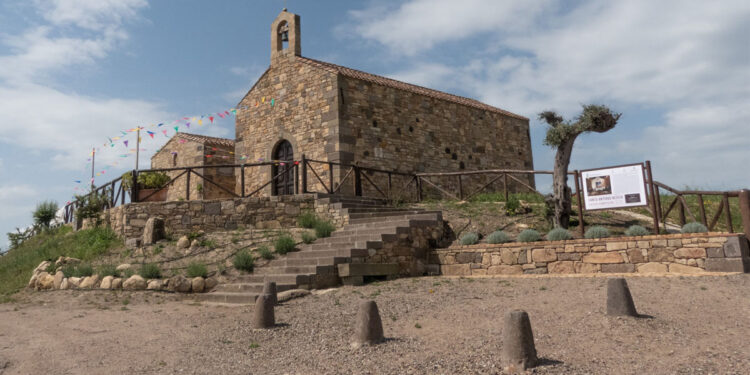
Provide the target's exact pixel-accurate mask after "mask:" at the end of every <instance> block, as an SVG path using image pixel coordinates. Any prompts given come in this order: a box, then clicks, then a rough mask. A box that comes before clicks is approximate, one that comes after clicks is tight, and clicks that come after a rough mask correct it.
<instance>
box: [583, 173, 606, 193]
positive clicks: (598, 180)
mask: <svg viewBox="0 0 750 375" xmlns="http://www.w3.org/2000/svg"><path fill="white" fill-rule="evenodd" d="M586 192H587V193H588V195H589V196H595V195H608V194H612V183H611V181H610V177H609V176H595V177H588V178H586Z"/></svg>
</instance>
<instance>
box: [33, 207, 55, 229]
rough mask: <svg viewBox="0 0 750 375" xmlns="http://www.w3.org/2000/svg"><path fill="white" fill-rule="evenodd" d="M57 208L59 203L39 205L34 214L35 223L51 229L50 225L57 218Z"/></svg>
mask: <svg viewBox="0 0 750 375" xmlns="http://www.w3.org/2000/svg"><path fill="white" fill-rule="evenodd" d="M57 208H58V207H57V202H54V201H44V202H42V203H39V204H37V205H36V209H35V210H34V213H33V216H34V223H36V224H37V225H41V226H42V227H44V228H49V225H50V223H51V222H52V220H55V216H57Z"/></svg>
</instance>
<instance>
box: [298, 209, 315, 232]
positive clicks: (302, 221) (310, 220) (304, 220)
mask: <svg viewBox="0 0 750 375" xmlns="http://www.w3.org/2000/svg"><path fill="white" fill-rule="evenodd" d="M318 221H319V220H318V217H317V216H316V215H315V213H314V212H312V211H305V212H303V213H301V214H300V215H299V216H298V217H297V225H299V226H300V227H302V228H307V229H312V228H315V224H317V223H318Z"/></svg>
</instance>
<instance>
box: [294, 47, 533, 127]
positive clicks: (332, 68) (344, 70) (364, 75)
mask: <svg viewBox="0 0 750 375" xmlns="http://www.w3.org/2000/svg"><path fill="white" fill-rule="evenodd" d="M297 58H298V59H299V60H300V61H302V62H304V63H306V64H309V65H313V66H317V67H319V68H321V69H325V70H327V71H329V72H332V73H339V74H343V75H345V76H347V77H351V78H355V79H360V80H364V81H368V82H372V83H376V84H381V85H384V86H389V87H393V88H395V89H400V90H405V91H411V92H413V93H415V94H419V95H424V96H428V97H432V98H436V99H442V100H447V101H451V102H454V103H456V104H462V105H467V106H470V107H474V108H477V109H482V110H488V111H492V112H497V113H502V114H504V115H507V116H510V117H514V118H518V119H522V120H528V118H527V117H525V116H521V115H519V114H515V113H513V112H509V111H506V110H504V109H502V108H498V107H495V106H492V105H489V104H486V103H483V102H480V101H479V100H476V99H472V98H468V97H465V96H460V95H455V94H450V93H447V92H444V91H440V90H436V89H431V88H428V87H424V86H419V85H415V84H412V83H408V82H403V81H399V80H396V79H393V78H388V77H384V76H381V75H377V74H373V73H368V72H365V71H362V70H358V69H354V68H349V67H346V66H343V65H338V64H334V63H330V62H326V61H321V60H316V59H313V58H310V57H304V56H297Z"/></svg>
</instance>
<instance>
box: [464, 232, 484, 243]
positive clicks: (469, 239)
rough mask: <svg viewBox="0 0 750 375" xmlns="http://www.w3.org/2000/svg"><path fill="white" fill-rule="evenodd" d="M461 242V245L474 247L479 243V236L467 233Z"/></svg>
mask: <svg viewBox="0 0 750 375" xmlns="http://www.w3.org/2000/svg"><path fill="white" fill-rule="evenodd" d="M459 242H461V245H474V244H475V243H477V242H479V235H478V234H476V233H471V232H469V233H466V234H464V235H463V236H461V239H460V240H459Z"/></svg>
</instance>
